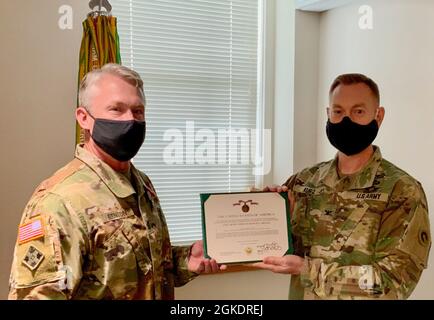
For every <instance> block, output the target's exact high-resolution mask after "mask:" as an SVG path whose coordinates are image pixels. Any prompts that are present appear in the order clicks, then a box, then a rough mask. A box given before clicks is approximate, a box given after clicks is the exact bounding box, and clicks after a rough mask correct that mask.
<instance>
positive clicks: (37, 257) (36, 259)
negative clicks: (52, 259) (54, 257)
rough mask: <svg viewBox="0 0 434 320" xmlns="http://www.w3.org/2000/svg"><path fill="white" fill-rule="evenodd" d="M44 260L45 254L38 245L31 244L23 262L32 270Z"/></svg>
mask: <svg viewBox="0 0 434 320" xmlns="http://www.w3.org/2000/svg"><path fill="white" fill-rule="evenodd" d="M42 260H44V254H43V253H42V252H41V251H39V250H38V249H37V248H36V247H34V246H30V247H29V249H28V250H27V253H26V255H25V256H24V259H23V261H22V262H23V264H24V265H25V266H26V267H27V268H29V269H30V270H32V271H33V270H35V269H36V268H37V267H38V266H39V265H40V264H41V262H42Z"/></svg>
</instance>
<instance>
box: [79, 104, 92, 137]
mask: <svg viewBox="0 0 434 320" xmlns="http://www.w3.org/2000/svg"><path fill="white" fill-rule="evenodd" d="M75 118H76V119H77V122H78V124H79V125H80V127H81V128H82V129H83V130H88V131H90V130H91V128H92V127H93V119H92V118H91V117H90V116H89V113H88V112H87V110H86V109H85V108H83V107H78V108H77V109H75Z"/></svg>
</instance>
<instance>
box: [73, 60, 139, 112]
mask: <svg viewBox="0 0 434 320" xmlns="http://www.w3.org/2000/svg"><path fill="white" fill-rule="evenodd" d="M105 74H111V75H113V76H116V77H119V78H120V79H122V80H124V81H126V82H128V83H129V84H131V85H133V86H135V87H136V88H137V92H138V93H139V95H140V96H141V97H142V100H143V105H146V98H145V93H144V91H143V80H142V78H140V75H139V74H138V73H137V72H136V71H134V70H132V69H130V68H127V67H125V66H121V65H119V64H115V63H108V64H105V65H104V66H103V67H102V68H101V69H96V70H93V71H91V72H88V73H87V74H86V75H85V76H84V78H83V79H82V80H81V82H80V87H79V89H78V103H79V106H80V107H84V108H86V109H89V108H90V107H91V106H90V91H91V88H92V87H93V86H94V85H95V84H96V83H97V82H98V80H99V79H100V78H101V77H102V76H103V75H105Z"/></svg>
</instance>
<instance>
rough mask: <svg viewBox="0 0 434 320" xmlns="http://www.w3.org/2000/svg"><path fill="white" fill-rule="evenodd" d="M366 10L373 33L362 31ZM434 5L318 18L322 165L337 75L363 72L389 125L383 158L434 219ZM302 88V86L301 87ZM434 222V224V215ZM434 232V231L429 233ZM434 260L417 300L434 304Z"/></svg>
mask: <svg viewBox="0 0 434 320" xmlns="http://www.w3.org/2000/svg"><path fill="white" fill-rule="evenodd" d="M361 5H370V6H371V7H372V9H373V13H374V25H373V26H374V28H373V30H361V29H359V27H358V21H359V17H360V15H359V13H358V9H359V7H360V6H361ZM433 34H434V2H433V1H432V0H412V1H408V0H393V1H392V0H363V1H357V2H356V3H355V4H352V5H349V6H345V7H342V8H337V9H333V10H331V11H328V12H325V13H323V14H322V15H321V23H320V32H319V38H320V51H319V83H318V102H319V103H318V109H317V114H318V123H317V140H318V144H317V161H323V160H326V159H330V158H331V157H333V155H334V153H335V150H333V148H332V147H331V146H330V144H329V143H328V140H327V137H326V135H325V122H326V113H325V107H326V106H327V103H328V101H327V100H328V99H327V92H328V89H329V86H330V84H331V82H332V81H333V79H334V78H335V77H336V76H337V75H338V74H340V73H347V72H361V73H364V74H367V75H368V76H370V77H372V78H373V79H374V80H375V81H376V82H377V83H378V84H379V86H380V91H381V94H382V104H383V106H384V107H385V108H386V117H385V120H384V123H383V126H382V128H381V130H380V133H379V136H378V138H377V139H376V141H375V143H376V144H377V145H379V146H380V147H381V150H382V153H383V156H384V157H385V158H386V159H388V160H390V161H392V162H393V163H394V164H396V165H397V166H399V167H401V168H403V169H404V170H406V171H407V172H408V173H409V174H411V175H413V176H414V177H415V178H417V179H418V180H419V181H420V182H421V183H422V184H423V186H424V188H425V191H426V195H427V198H428V202H429V206H430V208H431V209H432V210H431V212H434V211H433V209H434V171H433V170H432V167H431V165H432V158H431V157H433V156H434V108H433V101H434V41H433ZM296 81H297V79H296ZM430 216H431V222H433V221H434V216H433V214H432V213H431V215H430ZM431 229H432V230H433V231H434V228H433V227H432V228H431ZM433 256H434V253H433V252H431V259H430V265H429V268H428V270H426V271H425V272H424V274H423V276H422V279H421V281H420V283H419V285H418V287H417V288H416V290H415V293H414V294H413V296H412V298H416V299H434V290H433V289H432V283H433V282H434V260H433V259H434V258H433Z"/></svg>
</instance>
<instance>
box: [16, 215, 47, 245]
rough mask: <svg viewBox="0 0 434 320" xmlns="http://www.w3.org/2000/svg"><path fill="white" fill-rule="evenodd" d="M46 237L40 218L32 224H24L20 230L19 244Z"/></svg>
mask: <svg viewBox="0 0 434 320" xmlns="http://www.w3.org/2000/svg"><path fill="white" fill-rule="evenodd" d="M43 236H44V226H43V223H42V218H41V217H39V218H37V219H35V220H33V221H31V222H28V223H25V224H22V225H20V226H19V228H18V244H22V243H25V242H28V241H30V240H35V239H38V238H41V237H43Z"/></svg>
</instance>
